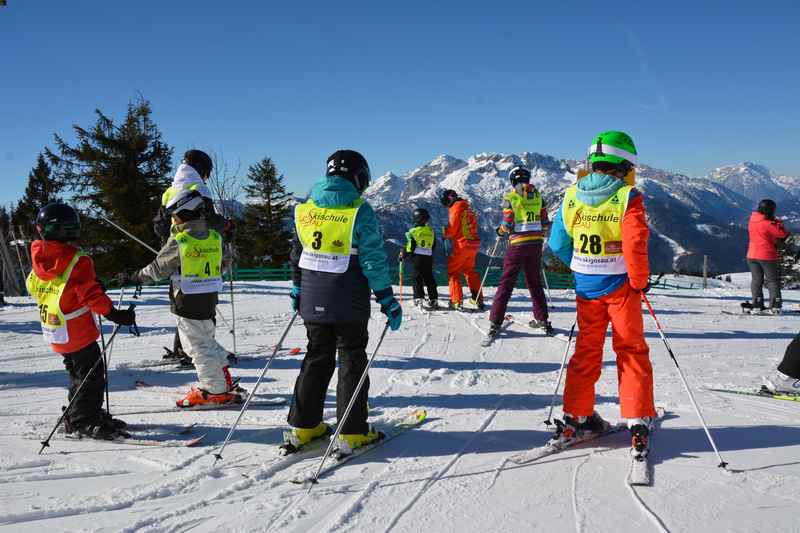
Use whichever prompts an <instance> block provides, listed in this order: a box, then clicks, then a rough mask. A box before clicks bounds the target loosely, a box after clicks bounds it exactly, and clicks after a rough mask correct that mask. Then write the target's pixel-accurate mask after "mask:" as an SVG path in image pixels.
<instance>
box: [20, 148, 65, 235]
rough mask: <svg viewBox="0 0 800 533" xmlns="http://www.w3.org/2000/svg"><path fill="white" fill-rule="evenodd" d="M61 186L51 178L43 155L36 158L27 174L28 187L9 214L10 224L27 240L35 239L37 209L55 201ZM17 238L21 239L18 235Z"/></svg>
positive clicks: (49, 169)
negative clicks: (20, 229)
mask: <svg viewBox="0 0 800 533" xmlns="http://www.w3.org/2000/svg"><path fill="white" fill-rule="evenodd" d="M62 188H63V184H62V183H61V182H59V181H58V180H57V179H56V178H55V176H53V172H52V169H51V167H50V165H49V164H47V160H46V159H45V158H44V155H43V154H39V157H37V158H36V166H35V167H33V169H32V170H31V172H30V174H28V186H27V187H25V195H24V196H23V197H22V199H21V200H20V201H19V202H18V203H17V206H16V207H15V208H14V210H13V212H12V213H11V224H13V225H14V227H15V228H20V227H21V228H22V230H23V232H24V233H25V236H26V237H27V238H29V239H32V238H35V237H36V228H35V226H36V215H37V214H38V213H39V209H41V208H42V207H43V206H45V205H47V204H49V203H50V202H55V201H57V200H58V199H59V198H58V193H59V192H60V191H61V189H62ZM18 237H20V238H21V237H22V236H21V235H18Z"/></svg>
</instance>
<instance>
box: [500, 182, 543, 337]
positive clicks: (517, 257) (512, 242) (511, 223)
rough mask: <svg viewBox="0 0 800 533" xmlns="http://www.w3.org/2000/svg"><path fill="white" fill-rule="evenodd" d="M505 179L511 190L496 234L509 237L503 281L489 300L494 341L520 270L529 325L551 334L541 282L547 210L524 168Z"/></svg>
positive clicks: (504, 204)
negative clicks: (527, 301) (529, 310)
mask: <svg viewBox="0 0 800 533" xmlns="http://www.w3.org/2000/svg"><path fill="white" fill-rule="evenodd" d="M508 178H509V180H510V181H511V186H512V187H513V189H512V190H511V191H510V192H508V193H506V194H505V195H504V196H503V223H502V224H501V225H500V227H499V228H497V234H498V235H508V236H509V237H508V241H509V242H508V249H507V250H506V255H505V258H504V259H503V277H502V278H501V279H500V285H498V287H497V292H495V294H494V298H492V310H491V311H490V312H489V322H490V323H491V324H490V326H489V335H488V336H489V337H492V338H493V337H496V336H497V334H498V332H499V331H500V327H501V326H502V324H503V317H504V316H505V314H506V307H507V306H508V300H509V299H510V298H511V293H512V291H513V290H514V286H515V285H516V284H517V277H518V276H519V271H520V270H522V272H523V274H524V276H525V283H526V284H527V285H528V291H529V292H530V295H531V303H532V305H533V317H534V319H533V320H532V321H531V322H530V325H531V327H536V328H542V329H544V331H545V332H546V333H548V334H550V333H552V332H553V326H552V325H551V324H550V321H549V320H548V312H547V301H546V300H545V296H544V290H543V289H542V279H541V269H542V240H543V239H544V232H545V229H546V228H547V227H548V226H549V225H550V223H549V221H548V220H547V208H546V206H545V204H544V201H543V200H542V195H541V193H540V192H539V191H538V190H536V187H534V186H533V185H531V183H530V181H531V173H530V171H529V170H528V169H527V168H524V167H514V168H512V169H511V171H510V172H509V173H508Z"/></svg>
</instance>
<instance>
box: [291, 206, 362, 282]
mask: <svg viewBox="0 0 800 533" xmlns="http://www.w3.org/2000/svg"><path fill="white" fill-rule="evenodd" d="M363 203H364V200H362V199H360V198H359V199H358V200H356V201H355V202H353V204H352V205H351V206H347V207H341V208H339V207H337V208H328V207H319V206H318V205H317V204H316V203H314V200H308V201H307V202H306V203H304V204H300V205H298V206H297V207H295V210H294V224H295V229H296V230H297V237H298V238H299V239H300V244H302V246H303V252H302V253H301V254H300V263H299V266H300V268H304V269H306V270H314V271H316V272H330V273H333V274H341V273H343V272H346V271H347V267H348V266H349V265H350V256H351V255H355V254H357V253H358V251H357V250H356V249H355V248H353V231H354V229H355V222H356V215H357V214H358V209H359V208H360V207H361V205H362V204H363Z"/></svg>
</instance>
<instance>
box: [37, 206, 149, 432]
mask: <svg viewBox="0 0 800 533" xmlns="http://www.w3.org/2000/svg"><path fill="white" fill-rule="evenodd" d="M36 230H37V232H38V233H39V236H40V237H41V240H35V241H33V242H32V243H31V260H32V264H33V270H32V271H31V273H30V274H29V275H28V281H27V287H28V292H29V293H30V295H31V296H32V297H33V299H34V300H35V301H36V305H37V306H38V308H39V317H40V320H41V326H42V334H43V335H44V338H45V340H46V341H47V342H49V343H50V347H51V348H52V349H53V351H54V352H56V353H58V354H60V355H61V356H62V358H63V361H64V366H65V367H66V370H67V374H69V381H70V387H69V399H70V400H72V399H73V398H74V397H75V395H76V393H78V388H79V387H80V385H81V383H83V381H84V379H85V380H86V382H85V384H84V385H83V387H82V388H81V389H80V393H79V394H78V397H77V398H75V399H74V402H73V403H72V406H71V407H70V410H69V412H68V413H66V417H65V419H64V426H65V429H66V431H67V433H77V434H79V435H80V436H82V437H89V438H94V439H103V440H113V439H115V438H118V437H129V436H130V435H129V434H128V433H127V432H126V431H125V427H126V426H127V424H126V423H125V422H123V421H122V420H118V419H116V418H111V417H110V416H109V414H108V413H107V412H106V411H105V410H104V409H103V391H104V389H105V387H106V378H105V375H106V372H105V368H104V366H103V360H102V354H101V352H100V347H99V346H98V345H97V338H98V337H99V336H100V332H99V330H98V328H97V324H95V320H94V314H95V313H96V314H98V315H102V316H104V317H106V318H107V319H108V320H110V321H112V322H114V323H116V324H121V325H125V326H130V325H133V324H134V322H135V320H136V315H135V313H134V311H133V310H132V309H130V310H120V309H115V308H114V306H113V304H112V303H111V300H110V299H109V298H108V296H106V294H105V293H104V292H103V288H102V286H101V285H100V283H99V282H98V281H97V277H96V275H95V272H94V264H93V263H92V259H91V258H90V257H89V256H88V255H86V254H85V253H83V252H81V251H80V249H78V248H77V246H76V244H75V243H76V241H77V240H78V239H79V238H80V231H81V223H80V218H79V216H78V212H77V211H75V209H73V208H72V207H70V206H69V205H67V204H64V203H60V202H56V203H51V204H48V205H46V206H44V207H43V208H42V209H41V210H39V213H38V215H37V217H36ZM98 360H99V363H98ZM95 363H98V364H97V366H96V367H95ZM92 368H94V370H92Z"/></svg>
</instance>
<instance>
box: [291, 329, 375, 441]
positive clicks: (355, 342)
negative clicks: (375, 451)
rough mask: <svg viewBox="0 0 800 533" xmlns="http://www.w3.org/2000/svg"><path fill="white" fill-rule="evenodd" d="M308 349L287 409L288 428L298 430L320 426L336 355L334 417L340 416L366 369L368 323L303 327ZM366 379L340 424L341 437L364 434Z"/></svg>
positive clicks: (367, 384)
mask: <svg viewBox="0 0 800 533" xmlns="http://www.w3.org/2000/svg"><path fill="white" fill-rule="evenodd" d="M305 326H306V334H307V336H308V347H307V351H306V356H305V359H303V364H302V366H301V367H300V375H299V376H297V381H296V382H295V384H294V398H293V399H292V406H291V408H290V409H289V418H288V421H289V424H290V425H291V426H293V427H297V428H313V427H316V426H317V425H318V424H319V423H320V422H322V410H323V408H324V406H325V395H326V394H327V392H328V384H329V383H330V381H331V377H333V371H334V370H335V369H336V351H337V350H338V351H339V380H338V383H337V385H336V417H337V419H338V420H339V422H340V423H341V422H342V416H344V411H345V409H347V404H348V403H350V398H352V397H353V393H354V392H355V389H356V385H357V384H358V380H359V379H361V374H363V373H364V369H365V368H366V367H367V351H366V348H367V340H368V339H369V334H368V333H367V322H366V321H364V322H342V323H334V324H319V323H309V322H306V323H305ZM368 394H369V377H367V379H366V380H365V381H364V385H363V386H362V387H361V391H360V392H359V394H358V399H357V400H356V402H355V404H354V405H353V410H352V411H350V416H349V417H348V418H347V420H346V421H344V423H343V424H342V433H345V434H352V433H359V434H364V433H367V432H368V431H369V425H368V424H367V396H368Z"/></svg>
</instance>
